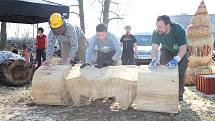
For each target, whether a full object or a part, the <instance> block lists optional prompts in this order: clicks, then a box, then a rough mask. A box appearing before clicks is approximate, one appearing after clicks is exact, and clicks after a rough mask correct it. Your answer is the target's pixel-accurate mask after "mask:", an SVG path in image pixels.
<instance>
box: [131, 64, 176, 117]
mask: <svg viewBox="0 0 215 121" xmlns="http://www.w3.org/2000/svg"><path fill="white" fill-rule="evenodd" d="M178 88H179V82H178V70H177V69H169V68H168V67H166V66H163V65H162V66H158V67H157V68H156V69H148V66H142V67H141V71H140V72H139V74H138V83H137V97H136V101H135V102H136V104H135V107H134V109H136V110H141V111H154V112H168V113H177V112H178V104H179V101H178V100H179V99H178V98H179V96H178V95H179V89H178Z"/></svg>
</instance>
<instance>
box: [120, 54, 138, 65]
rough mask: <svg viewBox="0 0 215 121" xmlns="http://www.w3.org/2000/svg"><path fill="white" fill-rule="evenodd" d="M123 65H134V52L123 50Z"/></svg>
mask: <svg viewBox="0 0 215 121" xmlns="http://www.w3.org/2000/svg"><path fill="white" fill-rule="evenodd" d="M121 60H122V65H134V64H135V61H134V52H125V51H123V52H122V57H121Z"/></svg>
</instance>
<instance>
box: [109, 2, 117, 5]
mask: <svg viewBox="0 0 215 121" xmlns="http://www.w3.org/2000/svg"><path fill="white" fill-rule="evenodd" d="M110 3H112V4H116V5H119V3H117V2H110Z"/></svg>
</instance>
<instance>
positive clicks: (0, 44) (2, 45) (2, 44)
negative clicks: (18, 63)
mask: <svg viewBox="0 0 215 121" xmlns="http://www.w3.org/2000/svg"><path fill="white" fill-rule="evenodd" d="M6 41H7V33H6V22H2V23H1V41H0V49H1V50H3V49H4V48H5V46H6Z"/></svg>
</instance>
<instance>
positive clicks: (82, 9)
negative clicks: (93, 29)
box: [78, 0, 85, 33]
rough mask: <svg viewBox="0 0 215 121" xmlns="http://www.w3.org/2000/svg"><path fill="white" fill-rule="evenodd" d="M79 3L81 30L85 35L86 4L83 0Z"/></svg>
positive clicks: (79, 0)
mask: <svg viewBox="0 0 215 121" xmlns="http://www.w3.org/2000/svg"><path fill="white" fill-rule="evenodd" d="M78 2H79V4H78V5H79V6H78V7H79V17H80V25H81V29H82V30H83V32H84V33H85V20H84V2H83V0H78Z"/></svg>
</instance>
